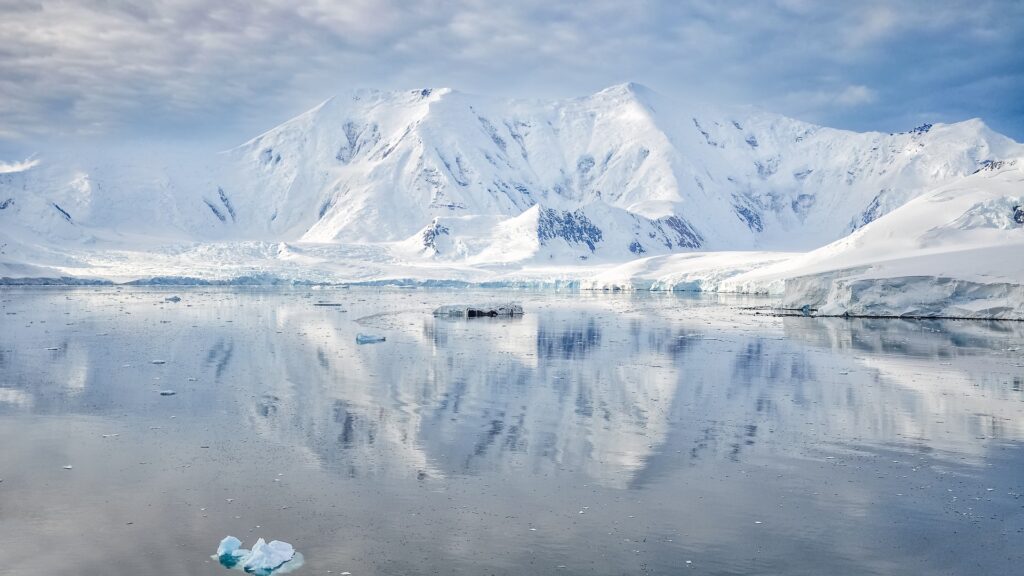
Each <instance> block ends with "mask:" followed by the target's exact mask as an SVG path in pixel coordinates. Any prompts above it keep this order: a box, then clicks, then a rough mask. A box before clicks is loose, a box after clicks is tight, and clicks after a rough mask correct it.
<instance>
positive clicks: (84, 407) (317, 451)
mask: <svg viewBox="0 0 1024 576" xmlns="http://www.w3.org/2000/svg"><path fill="white" fill-rule="evenodd" d="M172 294H177V295H179V296H180V297H181V299H182V300H181V302H177V303H170V302H166V301H165V298H166V297H167V296H170V295H172ZM510 295H511V296H514V297H515V298H516V299H517V300H519V301H521V302H522V303H523V305H524V307H525V308H526V311H527V314H526V315H525V316H524V317H523V318H520V319H473V320H468V321H467V320H450V319H435V318H433V317H432V316H431V315H430V311H431V310H432V309H433V308H434V307H436V306H439V305H441V304H454V303H460V302H477V301H481V300H483V301H487V300H491V299H494V298H499V299H507V298H509V296H510ZM317 304H337V305H336V306H323V305H317ZM759 304H763V302H758V301H756V300H750V301H735V300H727V299H720V298H708V297H703V298H698V297H692V296H691V297H683V296H674V295H658V294H582V295H581V294H552V293H509V292H496V293H486V292H469V291H454V292H453V291H440V290H438V291H432V290H383V291H378V290H371V289H355V288H353V289H350V290H344V289H332V290H307V289H283V290H253V291H239V290H209V289H199V288H195V289H186V290H183V291H182V290H179V291H176V292H173V291H167V290H155V289H143V288H137V289H127V288H125V289H115V288H88V289H4V290H2V291H0V323H2V324H0V439H2V444H0V445H2V449H0V478H2V482H0V542H2V543H3V545H2V548H3V550H4V555H3V556H4V559H3V565H0V574H32V575H36V574H71V573H81V574H112V575H121V574H125V575H128V574H131V575H137V574H223V575H225V576H228V575H230V574H231V572H228V571H226V570H224V569H223V568H221V567H220V566H219V565H218V564H217V563H216V562H215V561H212V560H211V559H210V557H209V556H210V554H211V553H212V552H213V551H214V549H215V548H216V546H217V543H218V542H219V540H220V539H221V538H222V537H224V536H225V535H227V534H233V535H235V536H238V537H239V538H241V539H242V540H243V541H245V543H246V544H248V545H251V544H252V543H253V541H255V539H256V538H257V537H259V536H262V537H265V538H268V539H281V540H285V541H288V542H290V543H292V544H293V545H295V547H296V548H297V549H298V550H299V551H301V552H302V553H303V554H304V556H305V560H306V565H305V566H304V567H302V568H301V569H300V570H299V571H298V572H296V573H297V574H327V573H328V571H330V573H333V574H341V573H342V572H350V573H352V574H353V575H361V574H524V573H533V574H566V575H570V574H573V575H575V574H688V573H693V574H806V575H812V574H813V575H818V574H913V573H917V574H924V573H928V574H964V575H968V574H969V575H979V574H1012V573H1016V572H1015V571H1017V570H1019V568H1020V566H1021V565H1022V563H1024V499H1021V497H1020V494H1021V493H1022V492H1024V444H1022V442H1024V324H1022V323H984V322H963V321H960V322H954V321H949V322H904V321H895V320H842V319H813V318H776V317H769V316H764V315H759V314H757V313H756V310H751V309H748V307H749V306H756V305H759ZM359 333H364V334H374V335H383V336H385V337H386V338H387V340H386V341H385V342H383V343H379V344H368V345H357V344H356V335H357V334H359ZM154 361H158V362H162V363H154ZM166 390H173V391H174V392H175V394H174V395H173V396H161V395H160V391H166ZM65 466H71V469H65Z"/></svg>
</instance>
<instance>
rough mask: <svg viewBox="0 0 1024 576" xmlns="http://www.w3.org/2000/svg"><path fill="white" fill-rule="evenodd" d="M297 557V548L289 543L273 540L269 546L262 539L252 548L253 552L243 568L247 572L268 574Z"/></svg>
mask: <svg viewBox="0 0 1024 576" xmlns="http://www.w3.org/2000/svg"><path fill="white" fill-rule="evenodd" d="M292 556H295V548H293V547H292V545H291V544H289V543H287V542H281V541H280V540H272V541H271V542H270V543H269V544H268V543H267V542H266V541H264V540H263V538H260V539H259V540H257V541H256V544H255V545H254V546H253V547H252V552H250V553H249V556H248V557H247V558H246V559H245V562H244V563H243V564H242V568H244V569H245V571H246V572H256V573H261V572H264V573H265V572H268V571H270V570H274V569H276V568H278V567H280V566H281V565H282V564H284V563H285V562H287V561H289V560H291V559H292Z"/></svg>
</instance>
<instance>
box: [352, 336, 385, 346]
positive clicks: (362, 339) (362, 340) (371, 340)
mask: <svg viewBox="0 0 1024 576" xmlns="http://www.w3.org/2000/svg"><path fill="white" fill-rule="evenodd" d="M385 340H387V338H385V337H383V336H377V335H375V334H356V344H376V343H378V342H384V341H385Z"/></svg>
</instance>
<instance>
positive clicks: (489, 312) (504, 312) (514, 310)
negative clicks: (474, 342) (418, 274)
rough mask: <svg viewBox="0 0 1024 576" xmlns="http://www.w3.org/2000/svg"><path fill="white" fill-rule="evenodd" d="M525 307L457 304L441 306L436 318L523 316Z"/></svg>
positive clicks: (513, 304) (516, 305) (508, 304)
mask: <svg viewBox="0 0 1024 576" xmlns="http://www.w3.org/2000/svg"><path fill="white" fill-rule="evenodd" d="M522 315H523V307H522V305H520V304H516V303H514V302H509V303H506V304H483V305H472V306H470V305H462V304H455V305H449V306H441V307H439V308H436V309H435V310H434V316H437V317H439V318H497V317H512V316H522Z"/></svg>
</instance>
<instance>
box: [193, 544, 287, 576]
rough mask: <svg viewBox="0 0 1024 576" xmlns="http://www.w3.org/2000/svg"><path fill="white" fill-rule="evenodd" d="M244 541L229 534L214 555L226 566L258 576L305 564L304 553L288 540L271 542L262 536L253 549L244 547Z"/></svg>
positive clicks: (267, 575)
mask: <svg viewBox="0 0 1024 576" xmlns="http://www.w3.org/2000/svg"><path fill="white" fill-rule="evenodd" d="M241 546H242V541H241V540H239V539H238V538H235V537H234V536H227V537H226V538H224V539H223V540H221V541H220V545H219V546H217V554H216V555H215V556H214V557H213V558H215V559H216V560H217V561H218V562H220V565H221V566H223V567H225V568H232V569H235V570H244V571H245V572H246V573H249V574H256V575H257V576H270V575H271V574H286V573H288V572H292V571H294V570H298V569H299V568H301V567H302V565H303V564H304V559H303V557H302V554H299V553H298V552H296V551H295V548H293V547H292V545H291V544H289V543H287V542H281V541H279V540H273V541H271V542H270V543H269V544H268V543H267V542H266V541H265V540H264V539H263V538H260V539H259V540H257V541H256V544H255V545H254V546H253V547H252V550H246V549H245V548H242V547H241Z"/></svg>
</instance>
